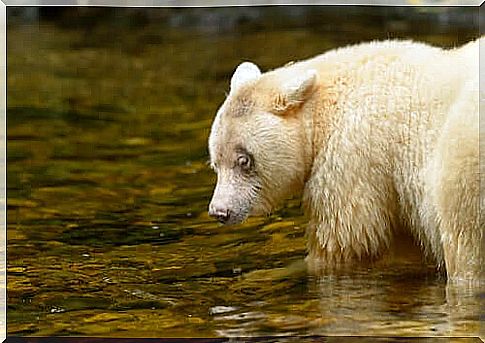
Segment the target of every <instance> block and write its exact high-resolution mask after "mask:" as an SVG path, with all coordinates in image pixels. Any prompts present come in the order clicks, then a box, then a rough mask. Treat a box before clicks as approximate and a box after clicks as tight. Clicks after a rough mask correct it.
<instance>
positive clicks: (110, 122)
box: [7, 11, 485, 341]
mask: <svg viewBox="0 0 485 343" xmlns="http://www.w3.org/2000/svg"><path fill="white" fill-rule="evenodd" d="M383 13H384V14H385V11H384V12H383ZM274 18H278V17H274ZM313 19H315V18H313ZM276 21H277V20H276ZM372 22H374V20H370V21H368V22H367V24H366V25H363V24H362V25H360V24H359V23H357V22H355V21H352V23H347V24H348V26H346V25H347V24H345V23H344V24H342V23H340V26H338V28H339V30H341V31H339V32H340V33H341V34H333V33H332V32H333V31H332V30H333V29H332V28H328V27H327V26H325V25H323V24H322V23H320V22H318V21H316V22H314V23H313V25H314V26H312V27H306V26H305V25H295V24H294V23H293V26H292V28H291V29H285V27H284V25H283V26H282V24H281V23H279V24H278V25H280V26H278V25H277V23H275V22H271V24H270V25H269V28H268V29H267V30H261V29H258V26H256V27H246V28H245V29H244V30H241V31H238V32H237V33H227V34H219V35H215V34H210V33H207V32H203V31H191V30H182V29H178V30H174V29H170V28H167V27H164V28H160V27H157V26H156V25H155V26H154V25H146V26H140V27H138V26H130V25H127V26H123V25H120V24H116V23H114V24H112V25H103V26H102V27H100V26H90V27H89V28H87V27H85V28H82V29H76V30H73V29H70V30H68V29H60V28H59V27H56V26H54V25H51V24H49V25H48V24H44V23H42V24H41V25H16V26H12V27H10V28H9V46H8V60H9V75H8V106H9V107H8V118H7V119H8V152H7V153H8V163H9V164H8V170H7V179H8V266H7V267H8V330H9V333H10V334H20V335H91V336H118V337H120V336H131V337H136V336H139V337H151V336H185V337H187V336H189V337H190V336H218V335H224V336H252V335H258V336H259V335H315V334H336V335H348V334H353V335H414V336H416V335H439V336H444V335H465V336H470V335H472V336H473V335H477V334H478V332H479V330H480V324H483V315H484V313H483V308H485V306H484V305H485V301H484V296H483V295H484V294H483V291H482V293H480V290H477V289H472V288H464V287H452V286H448V287H447V286H446V283H445V281H444V279H443V277H442V276H440V275H438V274H437V273H435V271H434V270H433V269H430V268H428V266H427V264H426V263H424V262H422V261H421V259H420V257H419V255H417V254H416V253H415V251H414V250H412V249H410V248H409V247H408V248H403V247H402V250H403V251H404V252H407V256H405V257H392V258H391V259H390V260H386V259H384V260H382V261H380V262H377V263H374V264H372V265H370V264H363V265H362V266H358V267H356V268H353V269H352V270H349V271H343V272H341V273H339V274H324V275H320V274H315V273H313V272H310V271H308V270H307V268H306V264H305V262H304V256H305V238H304V228H305V222H306V220H305V218H304V216H303V215H302V213H301V211H300V209H299V203H298V202H297V201H290V202H289V204H288V206H287V207H285V208H284V209H282V210H281V211H278V212H277V213H276V214H274V215H272V216H270V217H267V218H252V219H250V220H249V221H248V222H247V223H245V224H243V225H238V226H233V227H222V226H219V224H218V223H216V222H215V221H213V220H211V219H210V218H208V216H207V214H206V211H207V205H208V202H209V198H210V196H211V193H212V187H213V184H214V181H215V176H214V175H213V174H212V172H211V171H210V170H209V168H208V167H207V165H206V159H207V151H206V144H207V136H208V133H209V127H210V123H211V120H212V116H213V115H214V111H215V109H216V108H217V107H218V105H219V104H220V103H221V102H222V101H223V98H224V92H225V91H226V90H227V88H228V78H229V75H230V73H231V72H232V70H233V68H234V66H236V65H237V64H239V62H240V61H241V60H242V59H245V60H254V61H256V62H258V64H259V65H261V66H262V67H263V68H264V69H268V68H274V67H276V66H279V65H281V64H284V63H286V62H288V61H289V60H298V59H302V58H306V57H310V56H313V55H316V54H318V53H321V52H322V51H325V50H327V49H330V48H333V47H336V46H340V45H342V44H346V43H348V42H350V41H360V40H367V39H370V38H385V37H386V35H387V33H386V32H385V31H382V27H381V26H379V25H377V26H372V24H369V23H372ZM322 25H323V26H322ZM440 30H441V31H440ZM440 30H438V32H441V33H440V34H436V35H432V34H430V33H429V32H428V31H427V32H426V33H419V32H416V33H414V34H411V35H414V36H415V37H418V38H420V39H423V40H427V41H432V42H435V43H440V44H444V45H452V44H454V43H457V42H458V41H462V40H464V39H465V38H463V37H470V36H473V35H474V33H473V32H466V33H464V34H463V35H461V36H460V37H462V38H460V40H458V39H456V37H457V36H458V34H457V33H456V32H449V34H448V33H447V35H445V34H443V32H448V31H446V30H444V29H443V28H441V29H440ZM11 42H14V43H11ZM269 45H271V47H272V48H271V49H268V46H269ZM480 316H481V317H480ZM481 334H482V336H483V332H482V333H481ZM288 341H291V340H288Z"/></svg>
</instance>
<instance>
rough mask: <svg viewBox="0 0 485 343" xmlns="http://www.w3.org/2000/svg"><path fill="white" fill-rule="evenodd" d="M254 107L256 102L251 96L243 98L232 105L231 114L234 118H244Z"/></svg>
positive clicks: (235, 100) (232, 102) (239, 98)
mask: <svg viewBox="0 0 485 343" xmlns="http://www.w3.org/2000/svg"><path fill="white" fill-rule="evenodd" d="M253 106H254V100H253V99H251V98H250V97H249V96H242V97H238V98H237V99H234V100H233V101H231V103H230V107H229V111H228V112H229V113H230V114H231V115H232V116H234V117H242V116H244V115H246V114H248V113H249V112H250V111H251V109H252V108H253Z"/></svg>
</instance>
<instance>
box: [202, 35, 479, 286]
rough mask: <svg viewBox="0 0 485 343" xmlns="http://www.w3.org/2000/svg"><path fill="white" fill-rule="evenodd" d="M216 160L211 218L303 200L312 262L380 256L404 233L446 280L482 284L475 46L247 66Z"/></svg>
mask: <svg viewBox="0 0 485 343" xmlns="http://www.w3.org/2000/svg"><path fill="white" fill-rule="evenodd" d="M482 43H485V42H484V41H482ZM209 153H210V159H211V166H212V167H213V169H214V170H215V171H216V172H217V185H216V187H215V190H214V195H213V198H212V201H211V203H210V205H209V214H210V215H211V216H213V217H216V218H217V219H218V220H219V221H221V222H223V223H226V224H235V223H239V222H242V221H243V220H245V219H246V218H247V217H248V216H249V215H262V214H267V213H269V212H271V211H272V210H274V209H275V208H277V207H278V205H281V203H282V201H283V200H285V199H287V198H288V197H291V196H293V195H295V194H299V193H302V194H303V204H304V208H305V210H306V212H307V214H308V216H309V218H310V222H309V225H308V228H307V238H308V256H307V260H308V261H312V263H318V264H321V265H322V266H326V267H332V268H338V267H339V266H343V265H349V263H350V262H352V261H357V260H362V259H368V258H376V257H378V256H379V255H381V254H382V253H383V252H384V251H386V249H387V248H388V247H389V243H390V241H391V239H392V235H393V233H394V232H396V230H397V229H399V230H402V229H405V230H408V231H409V232H411V233H412V235H413V236H414V237H415V239H416V241H417V243H418V244H419V245H420V246H421V247H422V249H423V251H424V253H425V254H426V255H428V256H431V257H433V258H434V260H435V261H436V264H437V266H438V268H445V270H446V273H447V275H448V278H449V279H451V280H462V279H468V280H481V279H482V278H483V276H484V254H483V253H482V251H481V250H482V249H483V247H484V243H485V240H484V234H483V230H484V226H485V225H484V224H483V221H481V220H480V209H483V208H484V207H485V206H484V202H483V201H481V200H480V173H479V169H480V168H479V40H477V41H474V42H471V43H468V44H466V45H465V46H463V47H460V48H457V49H452V50H443V49H440V48H436V47H431V46H428V45H426V44H420V43H415V42H411V41H384V42H371V43H365V44H360V45H356V46H350V47H345V48H341V49H337V50H333V51H329V52H327V53H324V54H323V55H320V56H317V57H315V58H312V59H308V60H305V61H301V62H297V63H290V64H287V65H285V66H284V67H281V68H278V69H275V70H272V71H269V72H266V73H263V74H262V73H261V72H260V70H259V68H258V67H257V66H256V65H255V64H253V63H250V62H244V63H242V64H241V65H239V66H238V67H237V69H236V71H235V72H234V75H233V76H232V79H231V86H230V92H229V95H228V96H227V98H226V100H225V101H224V103H223V104H222V106H221V107H220V109H219V110H218V112H217V115H216V117H215V119H214V122H213V124H212V129H211V133H210V137H209Z"/></svg>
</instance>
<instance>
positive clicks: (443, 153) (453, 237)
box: [426, 89, 485, 281]
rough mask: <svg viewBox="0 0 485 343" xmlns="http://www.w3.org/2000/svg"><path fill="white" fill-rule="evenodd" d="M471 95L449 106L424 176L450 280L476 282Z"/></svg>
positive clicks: (479, 258) (484, 241) (480, 271)
mask: <svg viewBox="0 0 485 343" xmlns="http://www.w3.org/2000/svg"><path fill="white" fill-rule="evenodd" d="M474 94H475V93H474V92H472V91H471V90H470V89H468V90H465V91H464V92H463V93H462V95H461V97H460V99H459V101H458V102H457V103H456V105H455V106H454V107H453V108H452V110H451V112H450V114H449V116H448V118H447V122H446V123H445V125H444V127H443V131H442V133H441V135H440V137H439V139H438V141H437V145H436V149H435V151H434V154H433V158H432V159H431V161H430V162H431V163H430V168H429V169H428V171H427V175H426V183H427V188H428V190H429V191H430V192H429V194H428V197H429V198H428V200H429V203H430V204H432V207H434V208H435V211H436V217H435V218H436V222H437V226H438V228H439V229H438V230H439V234H440V236H441V243H442V247H443V254H444V260H445V266H446V271H447V274H448V278H449V280H450V281H461V280H473V281H479V280H480V279H481V278H483V276H484V256H483V249H484V245H485V237H484V234H483V230H484V227H483V225H481V224H480V219H479V217H480V214H479V208H480V205H479V201H480V199H479V198H480V191H479V188H480V173H479V163H478V159H479V158H478V156H479V148H478V146H479V143H478V141H479V139H478V137H479V130H478V99H476V101H475V100H473V101H470V98H471V99H473V98H474V97H473V95H474ZM476 94H478V92H477V93H476ZM466 100H468V101H466Z"/></svg>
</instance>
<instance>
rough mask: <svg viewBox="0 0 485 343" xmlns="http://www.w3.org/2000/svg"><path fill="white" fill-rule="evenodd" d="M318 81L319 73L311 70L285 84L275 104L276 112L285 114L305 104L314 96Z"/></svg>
mask: <svg viewBox="0 0 485 343" xmlns="http://www.w3.org/2000/svg"><path fill="white" fill-rule="evenodd" d="M316 81H317V72H316V70H314V69H310V70H307V71H306V72H305V73H304V74H302V75H300V76H297V77H295V78H294V79H292V80H290V81H288V82H286V83H284V84H283V86H282V87H281V93H280V96H278V97H277V99H276V101H275V104H274V109H275V110H276V112H277V113H279V114H283V113H285V112H287V111H288V110H290V109H292V108H294V107H296V106H299V105H301V104H303V103H304V102H305V101H306V100H307V99H308V98H309V97H310V95H311V94H312V91H313V87H314V86H315V83H316Z"/></svg>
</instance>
